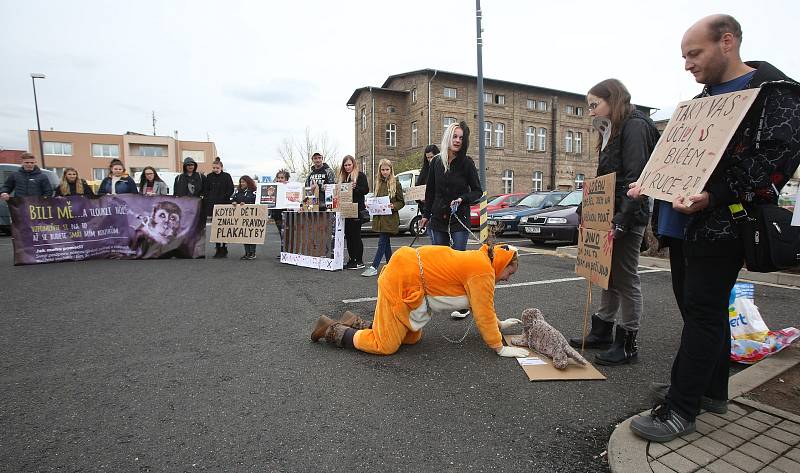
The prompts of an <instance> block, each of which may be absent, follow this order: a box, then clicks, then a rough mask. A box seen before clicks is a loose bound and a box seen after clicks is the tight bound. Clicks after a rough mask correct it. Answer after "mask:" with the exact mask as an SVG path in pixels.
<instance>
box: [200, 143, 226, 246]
mask: <svg viewBox="0 0 800 473" xmlns="http://www.w3.org/2000/svg"><path fill="white" fill-rule="evenodd" d="M231 195H233V179H231V175H230V174H228V173H227V172H224V171H223V170H222V161H221V160H220V159H219V158H217V159H215V160H214V163H213V164H212V165H211V173H210V174H209V175H208V176H206V178H205V180H204V181H203V211H204V215H205V216H206V217H210V216H211V215H212V214H213V213H214V205H216V204H229V203H230V202H231ZM216 249H217V251H216V253H214V258H225V257H227V256H228V245H227V244H226V243H216Z"/></svg>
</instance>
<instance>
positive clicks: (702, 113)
mask: <svg viewBox="0 0 800 473" xmlns="http://www.w3.org/2000/svg"><path fill="white" fill-rule="evenodd" d="M759 90H760V89H746V90H740V91H738V92H731V93H729V94H721V95H714V96H710V97H702V98H699V99H695V100H688V101H686V102H681V103H679V104H678V107H677V108H676V109H675V112H674V113H673V114H672V118H670V120H669V123H668V124H667V127H666V128H665V129H664V133H663V134H662V135H661V139H660V140H658V144H656V147H655V149H654V150H653V153H652V154H651V155H650V160H649V161H648V162H647V166H645V168H644V170H643V171H642V175H641V176H640V177H639V181H638V184H639V185H640V186H641V187H642V194H644V195H649V196H651V197H653V198H656V199H660V200H665V201H667V202H672V201H673V200H675V199H676V198H677V197H678V196H681V197H686V196H689V195H695V194H699V193H700V192H702V190H703V187H704V186H705V185H706V182H708V178H709V177H710V176H711V173H712V172H714V168H715V167H717V163H719V160H720V159H721V158H722V155H723V153H724V152H725V148H726V147H727V146H728V142H729V141H730V140H731V138H732V137H733V134H734V133H735V132H736V129H737V128H738V127H739V124H740V123H741V122H742V119H743V118H744V116H745V114H746V113H747V111H748V110H749V109H750V106H751V105H752V104H753V102H754V101H755V99H756V97H757V96H758V92H759Z"/></svg>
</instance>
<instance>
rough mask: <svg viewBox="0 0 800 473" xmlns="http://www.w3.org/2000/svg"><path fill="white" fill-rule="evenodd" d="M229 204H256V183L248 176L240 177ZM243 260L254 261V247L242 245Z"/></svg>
mask: <svg viewBox="0 0 800 473" xmlns="http://www.w3.org/2000/svg"><path fill="white" fill-rule="evenodd" d="M231 202H233V203H234V204H255V203H256V183H255V181H253V179H252V178H251V177H250V176H242V177H240V178H239V187H237V188H236V192H235V193H234V194H233V197H231ZM241 259H243V260H253V259H256V245H248V244H245V245H244V256H242V258H241Z"/></svg>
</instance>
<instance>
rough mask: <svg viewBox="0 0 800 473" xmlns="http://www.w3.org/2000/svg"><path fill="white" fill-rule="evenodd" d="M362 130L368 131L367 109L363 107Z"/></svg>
mask: <svg viewBox="0 0 800 473" xmlns="http://www.w3.org/2000/svg"><path fill="white" fill-rule="evenodd" d="M361 129H362V130H366V129H367V107H361Z"/></svg>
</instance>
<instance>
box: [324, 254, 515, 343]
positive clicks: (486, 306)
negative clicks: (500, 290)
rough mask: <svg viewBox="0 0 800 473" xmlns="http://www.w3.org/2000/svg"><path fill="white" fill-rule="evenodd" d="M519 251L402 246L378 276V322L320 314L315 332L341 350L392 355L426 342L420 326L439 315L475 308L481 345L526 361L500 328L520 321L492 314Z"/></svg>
mask: <svg viewBox="0 0 800 473" xmlns="http://www.w3.org/2000/svg"><path fill="white" fill-rule="evenodd" d="M518 266H519V260H518V258H517V249H516V248H514V247H511V246H507V245H496V246H489V245H483V246H482V247H481V248H480V249H478V250H470V251H457V250H453V249H452V248H449V247H446V246H423V247H420V248H411V247H402V248H400V249H399V250H397V251H396V252H395V253H394V255H392V259H391V260H390V261H389V263H388V264H387V265H386V266H385V268H384V270H383V271H382V272H381V274H380V276H379V277H378V302H377V305H376V307H375V319H374V320H373V321H372V322H368V321H365V320H363V319H361V318H360V317H358V316H356V315H355V314H353V313H351V312H349V311H348V312H345V314H344V315H343V316H342V318H341V319H340V320H338V321H337V320H333V319H331V318H329V317H326V316H324V315H323V316H320V318H319V320H317V323H316V325H315V326H314V328H313V330H312V333H311V340H312V341H314V342H316V341H318V340H319V339H321V338H325V340H326V341H327V342H328V343H331V344H335V345H336V346H338V347H352V348H355V349H357V350H361V351H364V352H367V353H373V354H377V355H391V354H393V353H395V352H397V350H398V349H399V348H400V345H412V344H414V343H417V342H418V341H419V340H420V338H422V327H424V326H425V324H427V323H428V322H429V321H430V319H431V315H432V314H433V313H435V312H446V313H447V314H449V313H450V312H452V311H453V310H458V309H468V308H471V309H472V313H473V314H474V315H473V316H474V317H475V325H476V326H477V327H478V331H479V332H480V334H481V337H482V338H483V341H484V342H485V343H486V344H487V345H488V346H489V347H490V348H492V349H493V350H495V352H497V354H498V355H500V356H506V357H525V356H527V351H526V350H524V349H522V348H516V347H509V346H503V340H502V335H501V334H500V329H501V328H506V327H509V326H511V325H514V324H518V323H520V321H519V319H513V318H512V319H506V320H503V321H500V320H498V319H497V315H496V313H495V310H494V289H495V284H496V283H497V282H498V281H507V280H508V279H509V278H510V277H511V275H512V274H514V273H515V272H516V271H517V268H518Z"/></svg>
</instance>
